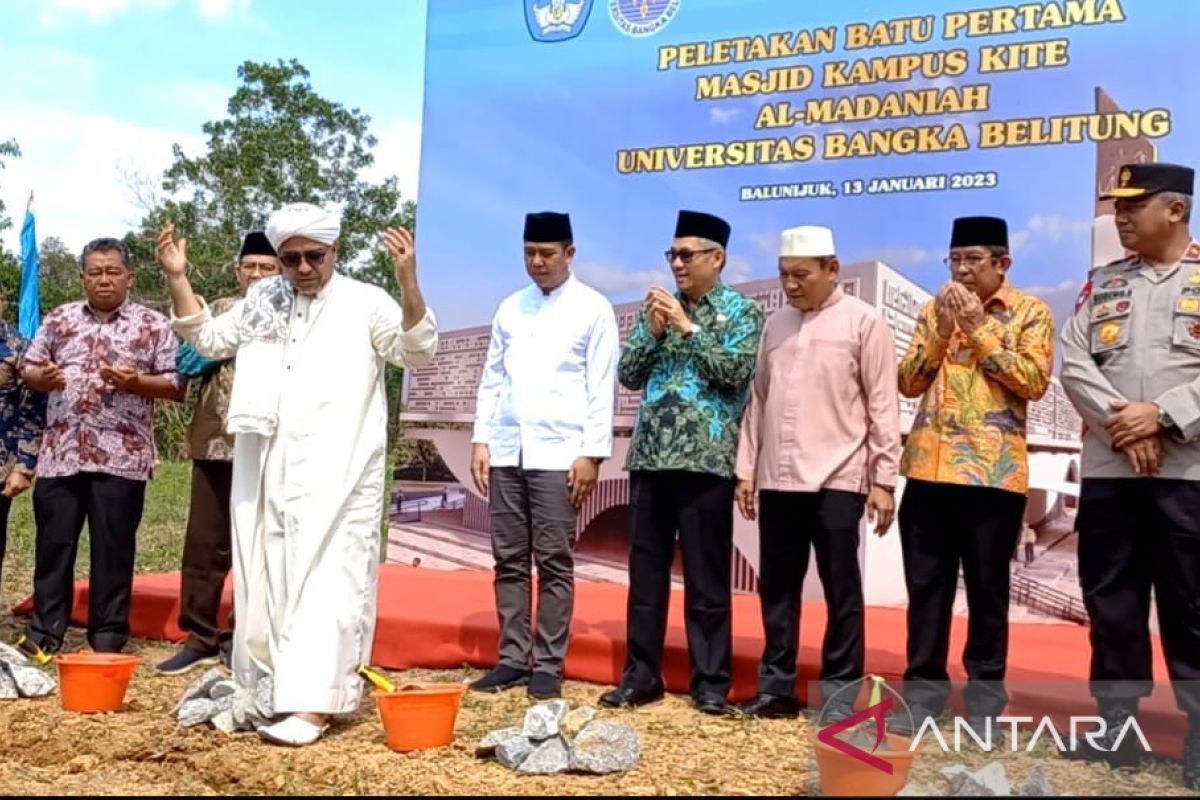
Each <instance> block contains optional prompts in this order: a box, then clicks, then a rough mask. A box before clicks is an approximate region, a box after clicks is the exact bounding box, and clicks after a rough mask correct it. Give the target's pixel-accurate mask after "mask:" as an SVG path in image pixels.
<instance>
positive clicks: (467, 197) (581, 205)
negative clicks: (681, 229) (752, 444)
mask: <svg viewBox="0 0 1200 800" xmlns="http://www.w3.org/2000/svg"><path fill="white" fill-rule="evenodd" d="M1198 9H1200V6H1196V5H1195V4H1193V3H1191V2H1189V1H1188V0H1162V1H1161V2H1154V3H1149V2H1142V3H1134V2H1132V0H1129V1H1127V2H1124V3H1123V2H1120V1H1119V0H1056V1H1048V2H1028V3H1023V4H1018V5H1008V6H1002V5H995V6H989V5H987V4H986V3H985V2H984V1H983V0H977V2H967V3H951V2H947V1H946V0H892V1H891V2H888V3H869V2H859V1H858V0H820V1H816V0H813V1H808V2H781V0H592V1H590V2H589V0H525V2H519V0H472V2H470V3H464V2H459V1H458V0H431V1H430V3H429V14H428V44H427V56H426V58H427V64H426V90H425V114H424V127H423V135H422V159H421V187H420V209H419V214H418V218H419V222H418V230H417V240H418V242H419V249H420V264H421V266H420V270H421V274H422V280H423V282H424V286H425V291H426V296H427V299H428V300H429V302H430V303H431V305H432V306H433V308H434V309H435V310H436V311H437V314H438V317H439V322H440V323H441V327H442V330H443V333H442V336H441V343H440V345H439V353H438V355H437V357H436V358H435V359H434V361H433V362H432V363H431V364H430V365H429V366H428V367H425V368H422V369H419V370H411V371H408V372H407V373H406V387H405V398H406V409H405V412H404V414H403V415H402V417H403V418H404V419H405V420H406V421H407V423H408V426H409V427H408V429H409V431H410V435H417V436H422V437H425V438H428V439H430V440H431V441H432V442H433V443H434V444H435V445H436V446H437V448H438V451H439V453H440V454H441V455H442V457H443V458H444V459H445V461H446V463H447V465H448V466H449V467H450V469H451V471H452V472H453V473H454V474H455V476H456V477H457V479H458V481H459V482H460V483H461V484H462V486H463V487H464V488H463V502H462V509H461V511H457V512H455V513H454V515H453V518H452V519H451V518H449V517H448V518H447V520H446V522H447V523H448V524H450V525H452V526H456V527H455V529H456V530H462V529H465V530H467V531H474V532H476V533H478V534H480V536H486V532H487V530H488V511H487V503H486V500H484V499H483V498H482V497H481V496H479V495H478V494H477V493H476V492H475V490H474V489H473V488H472V485H471V478H470V450H471V445H470V435H469V432H468V431H467V430H465V428H466V427H467V425H466V423H470V422H471V421H472V420H473V416H474V410H475V391H476V387H477V384H478V380H479V375H480V371H481V369H482V365H483V361H484V356H485V354H486V350H487V345H488V334H489V327H488V326H489V325H490V322H491V319H492V315H493V313H494V311H495V309H496V306H497V304H498V303H499V302H500V301H501V299H502V298H503V297H505V296H506V295H508V294H509V293H511V292H513V291H515V290H517V289H519V288H521V287H523V286H526V285H527V284H528V278H527V276H526V274H525V270H524V264H523V260H522V254H521V252H522V242H521V237H522V226H523V221H524V215H525V213H526V212H529V211H540V210H547V209H553V210H559V211H567V212H569V213H570V214H571V218H572V222H573V226H574V231H575V241H576V245H577V247H578V254H577V256H576V259H575V262H574V271H575V273H576V274H577V275H578V276H580V277H581V278H582V279H583V280H584V281H586V282H588V283H590V284H591V285H593V286H595V287H596V288H598V289H600V290H601V291H603V292H605V293H606V294H607V295H608V297H609V298H610V299H612V301H613V302H614V304H615V306H616V312H617V320H618V324H619V326H620V328H621V332H622V335H625V334H627V333H628V331H629V330H630V328H631V327H632V324H633V322H634V320H635V318H636V315H637V313H638V309H639V305H640V301H641V299H642V298H643V297H644V295H645V292H646V291H647V289H648V288H649V287H650V286H652V285H654V284H658V285H662V286H666V287H673V281H672V278H671V274H670V271H669V269H668V267H667V264H666V262H665V259H664V258H663V255H662V254H663V251H664V250H665V249H666V248H667V247H668V246H669V244H670V241H671V236H672V233H673V230H674V223H675V217H676V214H677V212H678V210H679V209H681V208H690V209H698V210H703V211H708V212H712V213H716V214H719V215H721V216H723V217H725V218H726V219H728V220H729V221H730V223H731V224H732V227H733V235H732V240H731V242H730V247H729V259H728V265H727V267H726V274H725V276H724V278H725V280H726V282H728V283H731V284H733V285H734V286H735V287H737V288H738V289H740V290H741V291H744V292H745V293H747V294H749V295H751V296H753V297H754V298H755V299H756V300H757V301H758V302H760V303H761V304H762V305H763V307H764V310H765V311H766V312H767V313H768V314H769V313H772V312H773V311H774V310H776V309H778V308H779V307H781V306H782V304H783V302H784V298H783V297H782V292H781V291H780V289H779V282H778V280H777V278H776V275H777V252H778V241H779V233H780V231H781V230H782V229H784V228H787V227H791V226H795V225H801V224H822V225H828V226H830V227H831V228H833V230H834V232H835V236H836V240H837V247H838V253H839V255H840V257H841V262H842V264H843V270H842V286H843V288H844V289H845V291H847V292H848V293H852V294H855V295H857V296H859V297H861V298H862V299H864V300H865V301H867V302H869V303H872V304H873V305H875V306H876V307H877V308H879V309H880V311H881V313H883V315H884V316H885V318H886V319H887V320H888V322H889V323H890V324H891V326H892V330H893V332H894V334H895V339H896V347H897V351H898V355H899V354H900V353H902V352H903V351H904V350H905V349H906V347H907V345H908V343H909V341H910V339H911V334H912V330H913V327H914V325H915V320H916V316H917V314H918V312H919V309H920V308H921V306H922V305H923V303H924V302H925V301H927V300H928V299H929V298H930V297H931V293H932V292H935V291H936V290H937V289H938V287H939V286H940V285H941V284H942V283H943V282H944V281H945V280H946V279H947V278H948V277H949V276H948V272H947V269H946V267H945V266H944V265H943V263H942V259H943V258H944V257H945V256H946V254H947V244H948V240H949V234H950V226H951V221H952V219H953V218H954V217H956V216H963V215H972V214H993V215H999V216H1003V217H1005V218H1006V219H1007V220H1008V222H1009V230H1010V244H1011V247H1012V249H1013V252H1014V258H1015V264H1014V267H1013V269H1012V272H1011V273H1010V275H1011V276H1012V279H1013V281H1014V283H1015V284H1016V285H1017V286H1019V287H1023V288H1026V289H1029V290H1031V291H1033V292H1036V293H1038V294H1040V295H1042V296H1043V297H1045V298H1046V300H1047V301H1048V302H1049V303H1050V306H1051V308H1052V309H1053V310H1054V313H1055V316H1056V318H1057V319H1058V320H1059V322H1060V323H1061V322H1062V321H1063V320H1065V318H1066V316H1067V315H1068V314H1069V313H1070V312H1071V310H1072V308H1073V306H1074V301H1075V298H1076V297H1077V295H1078V292H1079V288H1080V286H1081V285H1082V283H1083V281H1084V279H1085V278H1086V275H1087V272H1088V270H1089V269H1090V268H1091V267H1092V266H1093V265H1094V264H1096V263H1102V262H1105V261H1108V260H1111V259H1113V258H1117V257H1120V256H1121V255H1122V254H1123V253H1122V250H1121V248H1120V244H1119V242H1118V240H1117V237H1116V230H1115V226H1114V225H1113V220H1112V216H1111V214H1112V207H1111V204H1109V203H1101V202H1099V201H1098V200H1097V194H1098V193H1099V192H1100V191H1101V190H1102V189H1105V188H1107V187H1109V186H1111V185H1113V184H1114V183H1115V182H1116V181H1117V180H1118V179H1119V169H1118V166H1119V165H1120V164H1121V163H1123V162H1125V161H1146V160H1155V159H1157V160H1162V161H1174V162H1181V163H1185V164H1195V163H1197V162H1198V161H1200V158H1197V156H1198V155H1200V137H1198V136H1197V134H1198V133H1200V107H1197V105H1196V104H1195V103H1194V102H1192V97H1193V95H1194V90H1193V88H1192V86H1191V81H1190V80H1189V74H1188V71H1187V70H1188V68H1187V67H1186V66H1184V65H1185V64H1186V54H1187V53H1188V52H1189V48H1190V46H1191V41H1190V39H1191V36H1192V32H1193V31H1194V30H1196V29H1197V27H1196V26H1197V23H1200V10H1198ZM884 14H887V16H882V15H884ZM639 399H640V398H639V396H638V393H636V392H630V391H628V390H625V389H624V388H620V387H619V388H618V390H617V396H616V418H615V420H614V427H615V431H616V434H617V435H616V438H615V441H614V451H613V457H612V458H611V459H609V460H608V461H606V462H605V463H604V465H603V466H602V468H601V473H600V483H599V485H598V488H597V490H596V492H595V494H594V495H593V496H592V498H591V499H589V501H588V502H587V503H586V504H585V505H584V507H583V508H581V509H580V516H579V520H578V528H579V531H580V532H581V538H580V544H579V549H578V552H577V564H586V565H587V567H586V569H593V570H595V573H594V577H598V578H602V579H606V580H610V579H611V580H624V579H625V570H624V566H623V565H624V560H625V558H624V553H625V550H626V548H627V531H626V520H627V517H628V511H627V503H628V488H629V487H628V475H627V473H626V472H625V471H624V463H625V457H626V454H627V452H628V445H629V432H630V431H631V429H632V428H633V425H634V420H635V415H636V412H637V407H638V403H639ZM915 407H916V403H915V401H913V400H904V401H902V403H901V425H902V427H903V429H904V430H907V429H908V427H909V425H910V423H911V420H912V417H913V414H914V412H915ZM427 423H460V424H459V425H458V426H446V425H441V424H434V425H428V424H427ZM1080 426H1081V423H1080V420H1079V417H1078V415H1077V414H1076V413H1075V410H1074V408H1073V407H1072V406H1071V404H1070V403H1069V402H1068V401H1067V399H1066V396H1065V395H1064V393H1063V392H1062V388H1061V386H1059V385H1058V383H1057V382H1055V383H1054V384H1053V385H1052V386H1051V388H1050V390H1049V391H1048V392H1047V394H1046V396H1045V397H1043V398H1042V399H1041V400H1039V401H1037V402H1035V403H1033V404H1031V406H1030V409H1029V419H1028V437H1029V443H1030V449H1031V456H1030V462H1029V467H1030V484H1031V493H1030V498H1029V505H1028V508H1027V513H1026V521H1028V522H1029V523H1030V524H1033V525H1040V524H1042V523H1047V522H1049V521H1051V520H1056V519H1062V518H1063V513H1064V510H1065V509H1068V508H1069V507H1070V506H1071V504H1072V503H1073V499H1072V496H1073V495H1075V494H1076V493H1077V491H1078V450H1079V432H1080ZM900 490H901V493H902V491H903V487H902V486H901V487H900ZM447 513H449V512H447ZM734 526H735V527H734V545H735V547H734V564H733V568H734V586H735V589H737V590H739V591H753V590H754V588H755V586H756V580H757V564H758V538H757V531H756V529H755V527H754V525H753V524H751V523H747V522H745V521H743V520H742V519H741V518H740V517H738V516H737V515H735V521H734ZM422 535H423V534H422ZM413 536H414V537H416V538H414V539H413V542H412V547H413V552H412V553H408V551H404V552H403V553H401V554H400V555H401V556H403V558H401V560H407V559H408V556H410V555H411V556H413V557H418V556H419V557H421V558H423V559H424V560H423V561H422V563H427V562H429V556H428V554H429V553H432V552H437V551H438V548H436V547H431V546H428V545H427V544H421V542H420V540H419V539H420V537H419V536H418V535H417V534H413ZM456 537H457V538H454V542H455V545H456V546H459V545H462V544H463V543H464V542H469V541H470V538H469V537H465V538H464V537H462V536H457V534H456ZM862 541H863V544H862V546H861V547H860V558H861V559H862V563H863V565H864V566H863V569H864V590H865V594H866V599H867V602H868V604H878V605H897V604H900V605H902V604H903V603H904V602H905V595H904V590H903V586H902V585H901V584H900V582H898V581H896V580H894V576H895V575H897V574H901V570H902V563H901V554H900V548H899V537H898V536H896V535H892V536H887V537H883V538H878V537H875V536H867V535H866V534H865V533H864V534H863V537H862ZM475 545H476V549H477V550H478V551H479V552H478V553H477V554H476V555H471V554H470V553H466V552H464V553H463V554H462V555H461V556H456V559H457V560H456V561H453V562H452V564H451V565H453V564H460V565H466V564H468V563H470V564H474V565H477V566H482V567H485V568H487V567H490V566H491V561H490V550H489V549H488V548H487V546H486V540H484V541H483V544H479V543H478V542H476V543H475ZM439 547H440V545H439ZM422 553H424V554H426V555H422ZM430 563H431V562H430ZM583 569H584V568H582V567H581V574H587V575H592V573H588V572H585V571H583ZM1035 588H1036V587H1035ZM805 596H806V597H814V598H815V597H819V596H820V589H819V585H818V584H817V582H816V574H815V570H810V574H809V578H808V582H807V584H806V586H805ZM1031 596H1032V595H1031ZM1063 602H1064V603H1066V602H1067V601H1066V600H1064V601H1063ZM1018 604H1020V603H1019V602H1018ZM1064 608H1065V605H1064ZM1053 615H1055V616H1061V617H1062V618H1063V619H1067V618H1070V614H1069V613H1068V611H1066V610H1063V609H1059V610H1057V611H1054V612H1053Z"/></svg>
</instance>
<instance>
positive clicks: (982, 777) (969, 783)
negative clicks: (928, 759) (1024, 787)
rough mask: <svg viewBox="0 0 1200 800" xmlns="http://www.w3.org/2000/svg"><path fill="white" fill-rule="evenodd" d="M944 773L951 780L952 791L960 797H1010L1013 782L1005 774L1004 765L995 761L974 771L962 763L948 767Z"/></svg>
mask: <svg viewBox="0 0 1200 800" xmlns="http://www.w3.org/2000/svg"><path fill="white" fill-rule="evenodd" d="M942 774H943V775H945V776H946V779H947V780H948V781H950V793H951V794H954V795H957V796H958V797H1008V796H1009V795H1011V794H1012V784H1011V783H1009V781H1008V778H1007V776H1005V774H1004V765H1003V764H1001V763H1000V762H999V761H993V762H992V763H990V764H988V765H987V766H985V767H983V768H982V769H979V770H976V771H975V772H972V771H971V770H970V769H968V768H967V767H965V766H963V765H962V764H956V765H954V766H952V767H946V768H944V769H943V770H942Z"/></svg>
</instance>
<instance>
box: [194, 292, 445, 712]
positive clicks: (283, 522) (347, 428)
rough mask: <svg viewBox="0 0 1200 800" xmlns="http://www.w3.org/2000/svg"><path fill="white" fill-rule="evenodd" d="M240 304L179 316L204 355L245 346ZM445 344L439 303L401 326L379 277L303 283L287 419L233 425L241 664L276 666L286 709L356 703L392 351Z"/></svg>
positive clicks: (408, 360)
mask: <svg viewBox="0 0 1200 800" xmlns="http://www.w3.org/2000/svg"><path fill="white" fill-rule="evenodd" d="M243 310H244V301H239V302H238V303H236V304H235V305H234V306H233V307H232V308H231V309H230V310H229V311H228V312H226V313H225V314H222V315H220V316H218V317H212V316H211V314H210V313H209V310H208V308H207V307H205V308H203V309H202V310H201V312H200V313H198V314H196V315H193V316H190V317H184V318H177V319H176V320H175V330H176V332H177V333H178V334H179V335H180V336H181V337H182V338H184V339H186V340H187V341H189V342H191V343H192V345H193V346H194V347H195V348H196V350H197V351H198V352H199V353H201V354H202V355H205V356H207V357H210V358H221V359H223V358H229V357H232V356H236V354H237V351H238V349H239V346H242V345H244V344H246V342H245V341H243V339H242V335H241V334H240V333H239V323H240V322H241V319H242V312H243ZM436 348H437V325H436V320H435V317H434V315H433V312H432V311H428V310H427V311H426V314H425V317H424V318H423V319H422V320H421V321H420V322H418V323H417V324H416V325H415V326H413V328H412V329H410V330H408V331H405V330H404V329H403V311H402V310H401V308H400V305H399V304H398V303H397V302H396V300H395V299H393V298H392V297H391V296H390V295H388V294H387V293H386V292H384V291H383V290H382V289H380V288H378V287H376V286H372V285H370V284H366V283H362V282H360V281H357V280H353V279H351V278H347V277H344V276H340V275H337V274H335V275H334V276H333V277H331V278H330V280H329V282H328V283H327V284H326V285H325V287H323V288H322V290H321V291H320V292H319V293H317V294H316V295H315V296H312V297H306V296H304V295H297V296H296V300H295V303H294V304H293V307H292V310H291V315H290V321H289V324H288V331H287V338H286V341H285V343H284V346H283V349H282V358H283V365H282V369H281V371H280V376H281V378H280V384H281V385H280V387H279V403H278V421H277V426H276V429H275V432H274V434H273V435H272V436H263V435H259V434H247V433H239V434H237V435H236V437H235V440H234V454H233V485H232V491H231V497H230V505H231V516H232V534H233V547H232V551H233V577H234V581H233V586H234V612H235V628H234V634H233V670H234V674H235V677H236V679H237V681H238V683H239V684H241V685H243V686H255V685H257V682H258V680H259V679H260V678H261V677H262V676H264V675H272V676H273V678H274V686H275V689H274V698H273V699H274V709H275V711H276V712H277V713H295V712H313V713H328V714H339V713H347V712H350V711H353V710H354V709H355V708H357V706H358V703H359V699H360V697H361V693H362V688H363V687H362V680H361V678H360V677H359V676H358V675H356V673H355V668H356V667H357V666H358V664H360V663H368V662H369V660H370V655H371V643H372V639H373V638H374V632H375V608H376V589H377V573H378V561H379V550H380V528H381V521H382V514H383V512H384V507H385V503H386V487H387V485H388V481H387V476H386V475H385V474H384V473H385V463H386V443H387V398H386V394H385V391H384V362H385V361H389V362H391V363H393V364H395V365H397V366H400V367H419V366H422V365H424V364H426V363H428V362H429V360H430V359H431V358H432V357H433V354H434V352H435V350H436ZM268 385H269V384H268Z"/></svg>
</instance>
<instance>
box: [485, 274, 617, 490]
mask: <svg viewBox="0 0 1200 800" xmlns="http://www.w3.org/2000/svg"><path fill="white" fill-rule="evenodd" d="M619 351H620V338H619V336H618V333H617V317H616V313H615V312H614V311H613V307H612V304H611V303H610V302H609V301H608V298H606V297H605V296H604V295H602V294H600V293H599V292H597V291H596V290H595V289H593V288H591V287H590V286H587V285H585V284H583V283H581V282H580V281H579V280H578V279H577V278H576V277H575V276H574V275H571V276H570V277H568V278H567V281H566V282H565V283H564V284H563V285H562V286H559V287H558V288H557V289H555V290H554V291H552V292H550V293H549V294H544V293H543V292H542V290H541V289H539V288H538V287H537V286H536V285H531V286H528V287H526V288H524V289H522V290H520V291H518V292H515V293H513V294H511V295H509V296H508V297H507V298H505V299H504V301H503V302H502V303H501V304H500V307H499V308H498V309H497V311H496V315H495V317H494V318H493V320H492V337H491V341H490V343H489V344H488V353H487V361H486V362H485V363H484V366H483V375H482V376H481V378H480V380H479V389H478V391H477V393H476V398H475V430H474V435H473V436H472V437H471V441H472V442H473V443H475V444H486V445H488V449H489V451H490V455H491V464H492V466H494V467H515V466H521V467H523V468H525V469H545V470H566V469H570V467H571V464H572V463H573V462H574V461H575V459H577V458H579V457H580V456H587V457H590V458H608V457H609V456H611V455H612V438H613V434H612V423H613V402H614V398H615V393H616V367H617V359H618V356H619Z"/></svg>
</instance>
